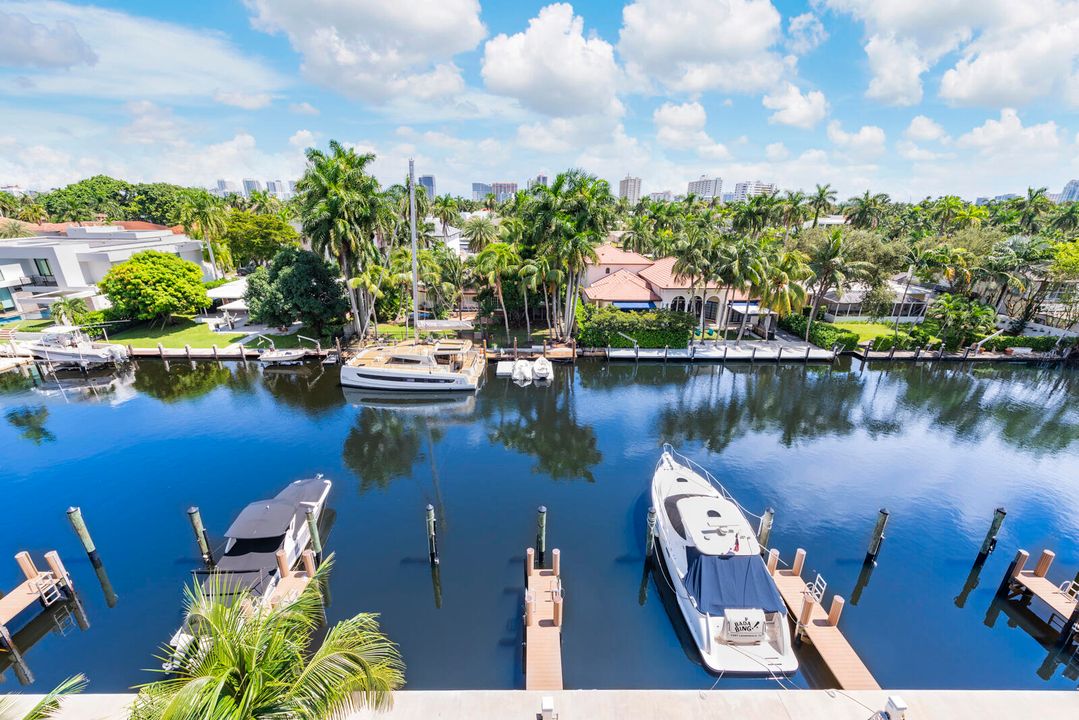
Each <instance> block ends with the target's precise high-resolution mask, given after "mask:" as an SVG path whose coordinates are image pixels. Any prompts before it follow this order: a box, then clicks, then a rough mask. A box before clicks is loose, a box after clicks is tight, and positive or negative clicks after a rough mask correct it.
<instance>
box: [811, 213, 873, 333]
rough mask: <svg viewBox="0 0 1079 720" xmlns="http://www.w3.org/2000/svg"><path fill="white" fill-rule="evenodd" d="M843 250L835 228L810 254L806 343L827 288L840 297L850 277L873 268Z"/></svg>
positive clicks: (857, 276)
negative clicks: (810, 303) (810, 304)
mask: <svg viewBox="0 0 1079 720" xmlns="http://www.w3.org/2000/svg"><path fill="white" fill-rule="evenodd" d="M867 195H868V193H867ZM846 253H847V246H846V243H845V242H844V238H843V233H842V232H841V231H840V230H839V229H838V228H837V229H835V230H833V231H832V233H831V235H829V236H828V240H827V241H825V242H824V244H822V245H821V246H820V247H818V248H817V249H816V250H815V251H814V252H813V254H812V255H810V260H809V268H810V269H811V270H812V271H813V277H814V289H813V309H812V311H811V312H810V315H809V321H808V322H807V323H806V334H805V340H806V342H809V331H810V328H812V327H813V321H814V320H816V319H817V312H818V311H819V310H820V304H821V301H822V300H824V296H825V295H826V294H827V293H828V291H829V290H833V289H834V290H835V291H836V295H837V296H838V297H842V296H843V292H844V291H845V290H846V289H847V287H848V286H849V284H850V282H851V281H852V280H859V279H862V278H864V277H867V276H868V275H869V273H870V272H871V271H872V269H873V266H872V265H871V264H870V263H867V262H862V261H861V260H851V259H850V258H848V257H847V254H846Z"/></svg>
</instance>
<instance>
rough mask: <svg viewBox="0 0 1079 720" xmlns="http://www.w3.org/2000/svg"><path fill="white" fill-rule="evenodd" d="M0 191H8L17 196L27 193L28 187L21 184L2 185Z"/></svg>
mask: <svg viewBox="0 0 1079 720" xmlns="http://www.w3.org/2000/svg"><path fill="white" fill-rule="evenodd" d="M0 192H6V193H7V194H8V195H14V196H15V197H22V196H23V195H25V194H26V189H25V188H23V187H22V186H20V185H0Z"/></svg>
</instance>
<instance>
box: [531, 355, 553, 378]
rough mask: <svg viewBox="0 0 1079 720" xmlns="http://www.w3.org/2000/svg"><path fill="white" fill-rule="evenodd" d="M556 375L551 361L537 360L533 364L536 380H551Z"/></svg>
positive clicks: (545, 359)
mask: <svg viewBox="0 0 1079 720" xmlns="http://www.w3.org/2000/svg"><path fill="white" fill-rule="evenodd" d="M552 375H554V368H553V367H551V361H550V360H548V359H547V358H545V357H542V356H541V357H538V358H536V360H535V362H533V363H532V377H533V378H535V379H536V380H550V379H551V376H552Z"/></svg>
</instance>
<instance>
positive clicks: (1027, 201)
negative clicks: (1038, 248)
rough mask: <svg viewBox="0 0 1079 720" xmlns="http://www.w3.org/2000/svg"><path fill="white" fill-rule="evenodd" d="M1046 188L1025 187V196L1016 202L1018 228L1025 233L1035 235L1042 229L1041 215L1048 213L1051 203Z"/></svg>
mask: <svg viewBox="0 0 1079 720" xmlns="http://www.w3.org/2000/svg"><path fill="white" fill-rule="evenodd" d="M1047 193H1048V190H1047V189H1046V188H1037V189H1034V188H1027V194H1026V197H1023V198H1020V199H1019V200H1018V202H1017V203H1016V207H1017V209H1018V211H1019V228H1020V229H1021V230H1022V231H1023V232H1024V233H1026V234H1027V235H1036V234H1038V232H1040V231H1041V229H1042V217H1043V216H1044V215H1045V214H1046V213H1048V212H1049V211H1050V210H1051V209H1052V207H1053V203H1052V201H1051V200H1050V199H1049V195H1048V194H1047Z"/></svg>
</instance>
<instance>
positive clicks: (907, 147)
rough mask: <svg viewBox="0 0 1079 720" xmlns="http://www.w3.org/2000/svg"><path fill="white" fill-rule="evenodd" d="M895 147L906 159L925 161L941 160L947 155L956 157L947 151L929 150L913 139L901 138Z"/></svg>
mask: <svg viewBox="0 0 1079 720" xmlns="http://www.w3.org/2000/svg"><path fill="white" fill-rule="evenodd" d="M895 147H896V151H897V152H898V153H899V157H901V158H903V159H904V160H913V161H916V162H924V161H928V160H940V159H942V158H945V157H954V155H947V154H945V153H939V152H936V151H935V150H928V149H926V148H924V147H921V146H920V145H918V144H917V143H915V142H913V141H911V140H900V141H899V142H898V143H896V146H895Z"/></svg>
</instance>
